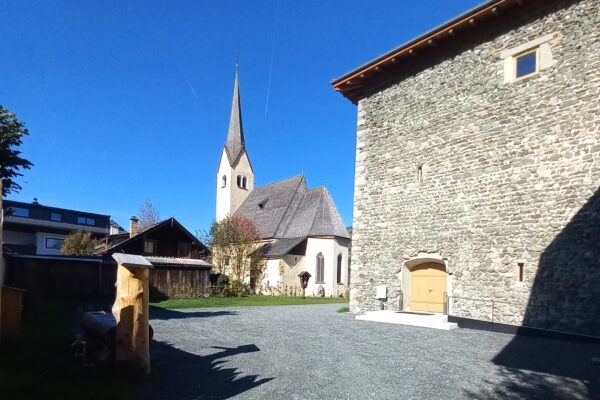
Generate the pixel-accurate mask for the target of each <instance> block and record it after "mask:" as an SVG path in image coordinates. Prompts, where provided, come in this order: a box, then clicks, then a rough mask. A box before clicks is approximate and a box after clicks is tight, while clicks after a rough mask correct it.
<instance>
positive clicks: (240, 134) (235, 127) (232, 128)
mask: <svg viewBox="0 0 600 400" xmlns="http://www.w3.org/2000/svg"><path fill="white" fill-rule="evenodd" d="M238 69H239V65H238V63H237V61H236V63H235V83H234V86H233V102H232V104H231V117H230V118H229V130H228V131H227V143H226V144H225V146H226V147H227V150H228V152H229V156H230V157H231V159H230V160H229V162H230V163H231V164H233V163H234V162H235V160H236V159H237V158H238V156H239V154H240V153H241V152H242V151H243V150H244V149H245V143H244V127H243V125H242V107H241V105H240V82H239V72H238Z"/></svg>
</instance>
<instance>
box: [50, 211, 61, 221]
mask: <svg viewBox="0 0 600 400" xmlns="http://www.w3.org/2000/svg"><path fill="white" fill-rule="evenodd" d="M50 221H56V222H61V221H62V214H59V213H50Z"/></svg>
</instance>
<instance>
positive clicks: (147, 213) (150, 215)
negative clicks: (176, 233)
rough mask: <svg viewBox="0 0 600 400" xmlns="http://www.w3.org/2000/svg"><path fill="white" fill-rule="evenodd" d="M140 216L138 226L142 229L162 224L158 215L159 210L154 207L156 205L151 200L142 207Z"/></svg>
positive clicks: (147, 200)
mask: <svg viewBox="0 0 600 400" xmlns="http://www.w3.org/2000/svg"><path fill="white" fill-rule="evenodd" d="M138 216H139V222H138V226H139V228H140V229H141V228H144V227H146V226H149V225H154V224H157V223H159V222H160V215H159V214H158V210H157V209H156V207H154V204H153V203H152V201H151V200H150V199H146V200H145V201H144V202H143V203H142V204H141V205H140V210H139V212H138Z"/></svg>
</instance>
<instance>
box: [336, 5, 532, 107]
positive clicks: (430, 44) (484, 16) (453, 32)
mask: <svg viewBox="0 0 600 400" xmlns="http://www.w3.org/2000/svg"><path fill="white" fill-rule="evenodd" d="M523 3H524V0H489V1H487V2H485V3H483V4H481V5H479V6H477V7H475V8H473V9H471V10H469V11H467V12H466V13H464V14H462V15H460V16H458V17H456V18H454V19H452V20H450V21H448V22H446V23H444V24H442V25H440V26H438V27H437V28H434V29H432V30H431V31H429V32H427V33H425V34H423V35H421V36H419V37H417V38H415V39H413V40H411V41H409V42H407V43H405V44H403V45H401V46H400V47H397V48H396V49H394V50H392V51H390V52H388V53H386V54H384V55H382V56H380V57H378V58H376V59H374V60H372V61H370V62H368V63H366V64H365V65H363V66H361V67H359V68H357V69H355V70H354V71H351V72H349V73H347V74H345V75H344V76H342V77H340V78H337V79H334V80H333V81H331V86H333V88H334V89H335V90H336V91H338V92H340V93H341V94H342V95H343V96H344V97H346V98H347V99H348V100H350V101H352V103H354V104H356V103H358V101H359V100H360V99H361V98H363V97H364V95H365V91H366V89H368V88H369V87H370V86H372V85H373V83H374V82H380V81H381V80H382V79H384V77H385V76H386V75H389V73H391V72H394V71H398V70H400V69H401V68H402V66H403V65H405V64H407V63H408V62H409V61H411V60H413V59H414V58H415V57H418V56H419V55H420V54H423V53H426V52H427V51H431V50H432V49H435V48H436V47H438V46H442V45H448V44H449V43H450V42H451V41H453V40H457V39H459V36H460V34H461V33H463V32H465V31H467V30H468V29H473V28H475V27H477V26H481V25H482V24H483V23H484V22H485V21H487V20H489V19H490V18H497V17H498V16H500V15H501V14H502V13H503V12H504V11H506V10H507V9H508V8H511V7H513V6H517V5H519V6H520V5H522V4H523Z"/></svg>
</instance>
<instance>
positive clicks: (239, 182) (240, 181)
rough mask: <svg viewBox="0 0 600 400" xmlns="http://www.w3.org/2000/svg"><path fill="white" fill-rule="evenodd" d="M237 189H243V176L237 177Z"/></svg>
mask: <svg viewBox="0 0 600 400" xmlns="http://www.w3.org/2000/svg"><path fill="white" fill-rule="evenodd" d="M237 187H239V188H241V187H242V176H241V175H238V176H237Z"/></svg>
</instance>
